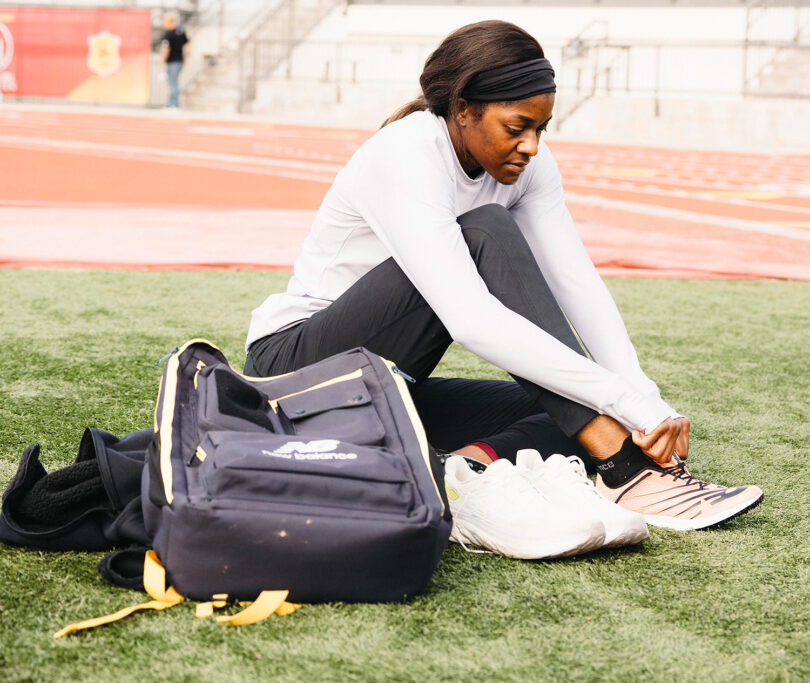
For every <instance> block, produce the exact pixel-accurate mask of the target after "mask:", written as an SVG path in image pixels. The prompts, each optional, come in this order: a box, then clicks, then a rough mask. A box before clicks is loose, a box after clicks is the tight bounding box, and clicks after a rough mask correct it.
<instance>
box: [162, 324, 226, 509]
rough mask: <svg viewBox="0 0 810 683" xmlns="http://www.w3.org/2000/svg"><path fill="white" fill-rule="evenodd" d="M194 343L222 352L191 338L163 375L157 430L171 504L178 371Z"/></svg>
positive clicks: (174, 356)
mask: <svg viewBox="0 0 810 683" xmlns="http://www.w3.org/2000/svg"><path fill="white" fill-rule="evenodd" d="M192 344H207V345H208V346H210V347H211V348H213V349H216V350H217V351H219V352H220V353H222V351H220V349H219V348H218V347H217V346H215V345H214V344H212V343H211V342H210V341H208V340H207V339H191V340H189V341H187V342H186V343H185V344H183V345H182V346H181V347H179V348H178V349H177V351H175V352H174V353H173V354H172V355H171V357H170V358H169V362H168V363H167V364H166V370H165V372H164V373H163V376H164V377H166V378H167V379H166V387H165V389H166V390H165V392H164V393H163V394H162V395H163V410H162V411H161V413H160V425H159V426H156V431H157V432H158V436H159V438H160V477H161V479H162V481H163V493H164V495H165V496H166V502H167V503H168V504H169V505H171V503H172V501H173V500H174V493H173V492H172V483H173V475H172V418H173V417H174V403H175V400H176V399H177V372H178V370H179V369H180V361H179V358H180V355H181V354H182V353H183V352H184V351H185V350H186V349H187V348H188V347H189V346H191V345H192Z"/></svg>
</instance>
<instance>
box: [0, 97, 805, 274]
mask: <svg viewBox="0 0 810 683" xmlns="http://www.w3.org/2000/svg"><path fill="white" fill-rule="evenodd" d="M370 134H371V131H363V130H343V129H329V128H311V127H301V126H291V125H281V124H272V123H266V122H260V121H252V120H238V121H233V120H230V121H218V120H217V121H214V120H210V119H203V118H194V117H189V116H185V115H180V116H178V115H173V116H172V115H164V114H162V113H161V114H157V113H150V112H147V113H145V114H143V115H138V116H135V115H120V114H111V113H99V112H89V113H88V112H83V111H77V110H67V111H54V110H51V109H41V108H26V107H9V106H8V105H4V106H2V107H0V265H2V266H6V267H19V266H46V267H85V266H86V267H102V268H138V269H143V268H263V269H269V268H276V269H287V268H290V267H291V265H292V263H293V261H294V259H295V256H296V254H297V253H298V251H299V249H300V245H301V242H302V241H303V239H304V237H305V236H306V233H307V230H308V226H309V223H310V221H311V218H312V214H313V212H314V211H315V209H317V207H318V205H319V203H320V201H321V198H322V197H323V194H324V193H325V191H326V189H327V188H328V186H329V183H330V182H331V180H332V178H333V177H334V175H335V173H337V171H338V170H339V169H340V168H341V166H342V165H343V164H344V163H345V162H346V160H347V159H348V158H349V156H350V155H351V154H352V153H353V151H354V150H355V149H356V148H357V147H358V146H359V145H360V144H361V143H362V142H363V141H364V140H365V139H366V138H367V137H368V136H369V135H370ZM548 142H549V146H550V147H551V148H552V150H553V151H554V154H555V157H556V158H557V161H558V163H559V165H560V170H561V172H562V175H563V181H564V185H565V190H566V197H567V202H568V205H569V208H570V209H571V213H572V214H573V216H574V218H575V219H576V221H577V224H578V226H579V229H580V232H581V234H582V236H583V239H584V241H585V244H586V246H587V248H588V250H589V253H590V254H591V257H592V258H593V260H594V262H595V263H596V264H597V267H598V268H599V269H600V271H601V272H602V273H603V274H608V275H625V276H626V275H637V276H653V277H744V278H751V277H772V278H789V279H798V280H810V156H799V155H761V154H749V153H736V154H732V153H723V152H710V151H696V150H676V149H663V148H649V147H632V146H613V145H597V144H583V143H574V142H566V141H562V140H555V139H554V136H553V134H552V135H551V136H550V137H549V140H548Z"/></svg>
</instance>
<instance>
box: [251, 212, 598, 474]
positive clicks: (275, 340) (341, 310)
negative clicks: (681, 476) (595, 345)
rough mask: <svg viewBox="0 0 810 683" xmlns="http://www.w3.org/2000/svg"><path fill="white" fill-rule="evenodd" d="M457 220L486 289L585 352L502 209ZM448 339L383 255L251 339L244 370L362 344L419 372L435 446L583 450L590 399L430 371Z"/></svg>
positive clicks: (307, 360)
mask: <svg viewBox="0 0 810 683" xmlns="http://www.w3.org/2000/svg"><path fill="white" fill-rule="evenodd" d="M458 222H459V224H460V225H461V231H462V234H463V236H464V239H465V241H466V242H467V246H468V247H469V249H470V254H471V255H472V257H473V260H474V261H475V264H476V266H477V268H478V272H479V273H480V275H481V277H482V279H483V280H484V282H485V283H486V285H487V288H488V289H489V291H490V292H491V293H492V294H493V295H494V296H495V297H496V298H498V300H500V301H501V302H502V303H503V304H504V305H505V306H506V307H507V308H510V309H511V310H513V311H515V312H516V313H519V314H520V315H522V316H523V317H525V318H527V319H528V320H530V321H531V322H533V323H534V324H535V325H537V326H538V327H540V328H542V329H543V330H545V331H546V332H548V333H549V334H550V335H552V336H553V337H555V338H556V339H558V340H560V341H561V342H563V343H564V344H565V345H566V346H568V347H570V348H572V349H574V350H575V351H577V352H578V353H580V354H582V355H585V352H584V350H583V349H582V347H581V345H580V343H579V340H578V338H577V336H576V334H575V333H574V331H573V330H572V329H571V325H570V323H569V322H568V320H567V318H566V317H565V315H564V314H563V312H562V310H561V309H560V306H559V304H558V303H557V301H556V299H555V298H554V295H553V294H552V293H551V290H550V289H549V287H548V285H547V284H546V280H545V278H544V277H543V274H542V272H541V271H540V268H539V266H538V265H537V262H536V261H535V260H534V256H533V254H532V252H531V249H530V248H529V245H528V243H527V242H526V239H525V238H524V237H523V234H522V233H521V231H520V228H519V227H518V225H517V224H516V223H515V221H514V219H513V218H512V215H511V214H510V213H509V211H508V210H507V209H505V208H504V207H502V206H499V205H496V204H488V205H486V206H482V207H479V208H477V209H473V210H472V211H468V212H467V213H465V214H463V215H462V216H460V217H459V218H458ZM447 277H453V274H452V273H447ZM451 342H452V339H451V337H450V335H449V333H448V332H447V330H446V329H445V327H444V325H443V324H442V322H441V321H440V320H439V318H438V317H437V316H436V314H435V313H434V312H433V310H432V309H431V308H430V307H429V306H428V304H427V302H426V301H425V300H424V298H423V297H422V295H421V294H419V292H418V291H417V290H416V288H415V287H414V286H413V284H411V282H410V280H408V278H407V276H406V275H405V274H404V273H403V272H402V270H401V269H400V267H399V266H398V265H397V264H396V262H395V261H394V259H393V258H389V259H387V260H386V261H383V262H382V263H381V264H379V265H378V266H377V267H375V268H373V269H372V270H371V271H369V272H368V273H366V274H365V275H364V276H363V277H361V278H360V279H359V280H358V281H357V282H356V283H355V284H354V285H352V287H350V288H349V289H348V290H347V291H346V292H344V293H343V294H342V295H341V296H340V297H339V298H338V299H337V300H336V301H334V302H333V303H332V304H330V305H329V306H328V307H327V308H325V309H323V310H321V311H318V312H317V313H315V314H314V315H313V316H312V317H310V318H309V319H308V320H306V321H304V322H302V323H300V324H298V325H295V326H294V327H291V328H288V329H286V330H283V331H281V332H277V333H275V334H271V335H269V336H267V337H263V338H262V339H259V340H258V341H256V342H255V343H253V344H252V345H251V347H250V350H249V352H248V357H247V361H246V363H245V373H246V374H249V375H255V376H265V375H275V374H281V373H285V372H290V371H292V370H296V369H298V368H301V367H303V366H305V365H309V364H311V363H314V362H317V361H319V360H322V359H323V358H327V357H328V356H331V355H333V354H335V353H339V352H341V351H345V350H347V349H350V348H354V347H356V346H364V347H366V348H367V349H369V350H371V351H374V352H375V353H378V354H379V355H381V356H383V357H384V358H387V359H389V360H391V361H394V362H395V363H396V364H397V365H398V366H399V367H400V368H401V369H402V370H404V371H405V372H407V373H408V374H410V375H411V376H413V377H414V378H415V379H416V384H415V385H414V386H413V388H412V391H411V393H412V395H413V399H414V403H415V404H416V408H417V410H418V412H419V415H420V417H421V418H422V421H423V423H424V425H425V429H426V432H427V435H428V439H429V440H430V442H431V443H432V444H433V446H435V447H437V448H440V449H442V450H446V451H452V450H454V449H458V448H460V447H462V446H464V445H466V444H469V443H475V442H479V443H484V444H486V445H488V446H489V447H490V448H491V449H492V450H493V451H494V452H495V453H496V454H497V455H498V456H499V457H505V458H507V459H509V460H514V458H515V452H516V451H517V450H519V449H520V448H536V449H537V450H539V451H540V452H541V453H543V454H544V455H548V454H550V453H555V452H562V453H565V454H577V455H580V456H584V457H587V456H586V453H585V450H584V449H583V448H582V447H581V446H580V445H579V443H578V442H577V441H576V440H575V439H573V438H571V437H572V436H573V435H574V434H576V433H577V432H578V431H579V430H580V429H582V427H584V426H585V425H586V424H587V423H588V422H590V421H591V420H592V419H593V418H594V417H596V416H597V414H598V413H596V412H595V411H593V410H592V409H591V408H587V407H585V406H583V405H581V404H579V403H576V402H574V401H571V400H569V399H567V398H564V397H562V396H559V395H558V394H555V393H553V392H551V391H548V390H546V389H544V388H542V387H540V386H538V385H536V384H533V383H532V382H529V381H527V380H525V379H522V378H520V377H515V380H516V382H508V381H496V380H476V379H443V378H439V377H429V375H430V373H431V372H432V371H433V369H434V368H435V367H436V366H437V365H438V363H439V361H440V360H441V358H442V356H443V355H444V353H445V351H446V350H447V348H448V347H449V346H450V344H451ZM505 343H508V342H505Z"/></svg>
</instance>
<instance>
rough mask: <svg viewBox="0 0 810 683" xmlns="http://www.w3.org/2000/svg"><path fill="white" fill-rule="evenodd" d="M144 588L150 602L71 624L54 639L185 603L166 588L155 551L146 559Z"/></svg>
mask: <svg viewBox="0 0 810 683" xmlns="http://www.w3.org/2000/svg"><path fill="white" fill-rule="evenodd" d="M143 586H144V588H146V592H147V593H149V595H150V596H151V597H152V598H153V599H152V600H150V601H149V602H144V603H141V604H140V605H131V606H130V607H124V609H120V610H118V611H117V612H113V613H112V614H108V615H107V616H104V617H96V618H95V619H87V620H86V621H80V622H78V623H76V624H70V626H65V628H63V629H62V630H61V631H57V632H56V633H54V634H53V637H54V638H61V637H62V636H66V635H68V634H70V633H76V631H83V630H85V629H88V628H95V627H96V626H102V625H104V624H110V623H112V622H113V621H118V620H119V619H123V618H124V617H128V616H129V615H130V614H132V613H133V612H137V611H139V610H144V609H154V610H161V609H166V608H167V607H173V606H174V605H177V604H178V603H181V602H183V596H182V595H180V594H178V593H177V591H175V590H174V588H172V587H171V586H169V587H168V588H166V570H165V569H164V568H163V565H162V564H160V560H159V559H158V557H157V555H155V551H154V550H149V551H147V553H146V558H145V559H144V563H143Z"/></svg>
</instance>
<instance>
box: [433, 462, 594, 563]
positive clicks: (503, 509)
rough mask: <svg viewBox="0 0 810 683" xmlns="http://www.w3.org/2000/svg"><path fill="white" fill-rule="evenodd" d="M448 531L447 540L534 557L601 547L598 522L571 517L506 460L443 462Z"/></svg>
mask: <svg viewBox="0 0 810 683" xmlns="http://www.w3.org/2000/svg"><path fill="white" fill-rule="evenodd" d="M444 483H445V488H446V490H447V498H448V500H449V502H450V511H451V512H452V513H453V530H452V532H451V534H450V540H452V541H455V542H456V543H460V544H461V545H462V546H464V548H465V549H468V550H469V548H467V544H470V545H475V546H479V547H482V548H485V549H487V550H490V551H492V552H495V553H499V554H500V555H505V556H506V557H516V558H519V559H526V560H533V559H540V558H549V557H562V556H565V555H575V554H577V553H581V552H587V551H588V550H593V549H594V548H598V547H601V545H602V544H603V543H604V539H605V527H604V526H603V525H602V523H601V522H599V521H597V520H595V519H592V520H586V519H583V518H582V517H581V516H572V515H571V514H570V512H569V510H568V509H567V508H563V507H561V506H559V505H556V504H554V503H552V502H551V501H549V500H548V498H546V497H545V496H544V495H543V494H542V493H540V491H538V490H537V489H536V488H535V487H534V486H533V485H532V483H531V482H530V481H529V480H528V479H527V478H526V477H525V476H523V474H522V473H521V472H519V471H518V470H517V469H516V468H515V467H514V466H513V465H512V463H511V462H509V461H508V460H496V461H495V462H494V463H492V464H491V465H489V467H487V469H486V471H484V472H482V473H480V474H479V473H477V472H473V471H472V470H471V469H470V467H469V466H468V465H467V462H466V461H465V460H464V458H462V457H461V456H457V455H454V456H451V457H450V458H448V459H447V462H445V465H444Z"/></svg>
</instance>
